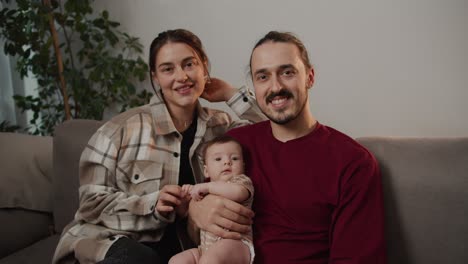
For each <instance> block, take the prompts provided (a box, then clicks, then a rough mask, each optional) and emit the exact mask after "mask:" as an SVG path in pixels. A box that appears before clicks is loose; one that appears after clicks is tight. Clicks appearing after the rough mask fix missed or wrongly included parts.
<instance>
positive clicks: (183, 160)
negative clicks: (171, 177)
mask: <svg viewBox="0 0 468 264" xmlns="http://www.w3.org/2000/svg"><path fill="white" fill-rule="evenodd" d="M196 132H197V115H196V114H195V115H194V117H193V120H192V123H191V124H190V126H189V127H188V128H187V129H186V130H185V131H184V132H182V145H181V147H180V165H179V185H180V186H182V185H184V184H195V178H194V177H193V170H192V167H190V158H189V152H190V147H191V146H192V145H193V141H194V140H195V133H196Z"/></svg>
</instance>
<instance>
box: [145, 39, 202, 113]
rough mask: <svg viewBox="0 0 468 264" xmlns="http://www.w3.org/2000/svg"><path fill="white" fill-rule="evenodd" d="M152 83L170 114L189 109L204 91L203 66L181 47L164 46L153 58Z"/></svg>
mask: <svg viewBox="0 0 468 264" xmlns="http://www.w3.org/2000/svg"><path fill="white" fill-rule="evenodd" d="M155 65H156V69H155V72H154V73H153V80H154V81H155V82H156V83H157V84H159V86H160V87H161V89H162V92H163V94H164V100H165V101H166V104H167V105H168V107H169V109H170V110H176V108H182V109H180V110H183V109H185V108H187V107H189V108H190V107H193V106H194V105H195V104H196V102H197V100H198V98H199V97H200V95H201V94H202V93H203V90H204V87H205V82H206V81H205V78H204V76H205V75H206V74H207V73H206V71H205V67H204V62H202V61H201V59H200V57H199V56H198V55H197V53H196V52H195V50H193V49H192V48H191V47H190V46H189V45H187V44H185V43H171V42H169V43H166V44H165V45H164V46H162V47H161V49H160V50H159V52H158V53H157V55H156V63H155Z"/></svg>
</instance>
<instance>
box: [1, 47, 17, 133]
mask: <svg viewBox="0 0 468 264" xmlns="http://www.w3.org/2000/svg"><path fill="white" fill-rule="evenodd" d="M0 45H1V47H2V49H1V51H0V80H1V81H0V82H1V84H0V85H1V87H0V123H1V122H3V121H8V122H9V123H10V125H13V124H17V123H18V122H17V120H16V113H15V103H14V101H13V94H14V92H13V84H12V76H11V67H10V59H9V57H8V56H6V55H5V53H3V46H4V41H3V40H0Z"/></svg>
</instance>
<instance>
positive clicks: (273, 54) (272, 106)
mask: <svg viewBox="0 0 468 264" xmlns="http://www.w3.org/2000/svg"><path fill="white" fill-rule="evenodd" d="M251 70H252V80H253V84H254V87H255V96H256V98H257V103H258V106H259V107H260V109H261V110H262V112H263V113H264V114H265V115H266V116H267V117H268V118H269V119H270V120H271V121H273V122H275V123H277V124H287V123H289V122H290V121H292V120H294V119H296V118H297V117H298V116H299V115H301V114H303V113H304V109H307V108H306V107H305V106H306V104H308V101H309V100H308V93H307V92H308V87H311V86H312V84H313V81H314V72H313V70H312V69H306V67H305V65H304V63H303V62H302V60H301V56H300V53H299V49H298V48H297V47H296V45H294V44H291V43H283V42H266V43H263V44H262V45H260V46H258V47H257V48H255V50H254V51H253V53H252V61H251Z"/></svg>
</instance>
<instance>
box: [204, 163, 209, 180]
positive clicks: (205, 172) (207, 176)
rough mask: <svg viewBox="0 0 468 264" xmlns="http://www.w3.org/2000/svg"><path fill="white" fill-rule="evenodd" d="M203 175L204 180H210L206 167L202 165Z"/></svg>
mask: <svg viewBox="0 0 468 264" xmlns="http://www.w3.org/2000/svg"><path fill="white" fill-rule="evenodd" d="M203 174H204V175H205V178H207V179H209V178H210V175H208V169H207V168H206V165H203Z"/></svg>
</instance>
